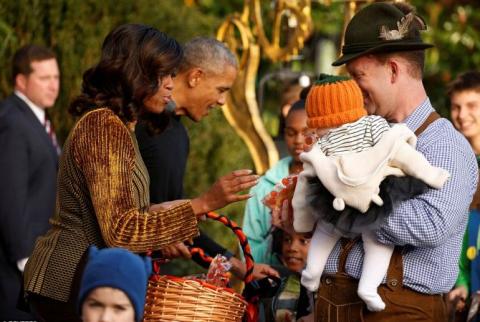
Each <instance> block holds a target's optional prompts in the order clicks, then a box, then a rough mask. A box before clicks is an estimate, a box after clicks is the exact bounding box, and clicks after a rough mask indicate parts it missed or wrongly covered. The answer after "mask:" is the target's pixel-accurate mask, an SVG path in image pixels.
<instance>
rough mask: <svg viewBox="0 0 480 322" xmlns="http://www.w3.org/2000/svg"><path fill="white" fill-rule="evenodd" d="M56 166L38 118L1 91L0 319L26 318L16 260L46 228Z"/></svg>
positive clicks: (52, 200)
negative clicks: (21, 306) (20, 300)
mask: <svg viewBox="0 0 480 322" xmlns="http://www.w3.org/2000/svg"><path fill="white" fill-rule="evenodd" d="M57 166H58V156H57V153H56V151H55V148H54V146H53V144H52V141H51V139H50V137H49V136H48V134H47V133H46V131H45V128H44V127H43V125H42V124H41V123H40V121H39V120H38V118H37V117H36V116H35V114H33V112H32V110H31V109H30V108H29V106H28V105H27V104H26V103H25V102H24V101H23V100H21V99H20V98H19V97H18V96H16V95H11V96H9V97H7V98H6V99H5V100H4V101H3V102H1V103H0V298H1V299H2V301H0V320H4V319H5V320H16V319H25V318H26V316H23V315H22V314H21V312H19V311H17V310H16V309H15V305H16V301H17V297H18V294H19V292H20V283H21V281H22V278H21V274H20V272H19V270H18V268H17V265H16V262H17V261H18V260H20V259H22V258H26V257H29V256H30V253H31V252H32V250H33V245H34V243H35V239H36V238H37V237H38V236H39V235H42V234H44V233H45V232H46V231H47V230H48V228H49V223H48V220H49V218H50V217H51V216H52V215H53V213H54V211H55V193H56V176H57ZM3 299H7V301H3ZM27 317H28V316H27Z"/></svg>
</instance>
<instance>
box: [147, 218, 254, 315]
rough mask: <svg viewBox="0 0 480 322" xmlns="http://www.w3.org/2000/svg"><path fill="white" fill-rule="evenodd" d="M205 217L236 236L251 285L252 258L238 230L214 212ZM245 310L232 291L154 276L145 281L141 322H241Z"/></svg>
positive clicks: (245, 304)
mask: <svg viewBox="0 0 480 322" xmlns="http://www.w3.org/2000/svg"><path fill="white" fill-rule="evenodd" d="M207 218H210V219H214V220H217V221H220V222H221V223H223V224H224V225H225V226H227V227H229V228H230V229H232V231H233V232H234V233H235V234H236V236H237V237H238V239H239V241H240V245H241V247H242V250H243V253H244V256H245V262H246V266H247V273H246V274H245V278H244V281H245V282H246V283H248V282H250V281H251V280H252V271H253V258H252V255H251V253H250V246H249V245H248V241H247V238H246V237H245V235H244V234H243V232H242V230H241V229H240V227H238V226H237V225H236V224H235V223H234V222H232V221H231V220H230V219H228V218H227V217H225V216H221V215H217V214H215V213H208V214H207ZM246 307H247V302H246V301H245V299H244V298H243V297H242V296H241V295H240V294H238V293H236V292H235V291H234V290H233V289H231V288H223V287H217V286H214V285H211V284H208V283H206V282H200V281H196V280H188V279H184V278H181V277H175V276H165V275H158V274H154V275H153V276H152V277H151V278H150V280H149V282H148V289H147V297H146V302H145V313H144V321H145V322H147V321H148V322H151V321H186V322H194V321H202V322H203V321H212V322H213V321H215V322H216V321H218V322H220V321H229V322H231V321H242V317H243V315H244V313H245V310H246Z"/></svg>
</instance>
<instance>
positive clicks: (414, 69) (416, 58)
mask: <svg viewBox="0 0 480 322" xmlns="http://www.w3.org/2000/svg"><path fill="white" fill-rule="evenodd" d="M373 55H374V56H375V57H376V58H377V59H378V61H379V62H380V63H382V64H385V63H386V62H387V60H388V59H389V58H391V57H400V58H402V59H403V60H404V61H405V62H406V63H407V73H408V74H409V75H410V76H411V77H413V78H415V79H422V78H423V69H424V68H425V50H412V51H398V52H393V53H381V54H373Z"/></svg>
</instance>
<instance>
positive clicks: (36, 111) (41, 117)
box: [14, 90, 45, 125]
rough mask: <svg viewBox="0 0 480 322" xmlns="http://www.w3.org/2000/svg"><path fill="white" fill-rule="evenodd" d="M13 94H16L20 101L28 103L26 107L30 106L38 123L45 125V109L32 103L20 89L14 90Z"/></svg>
mask: <svg viewBox="0 0 480 322" xmlns="http://www.w3.org/2000/svg"><path fill="white" fill-rule="evenodd" d="M14 94H15V95H17V96H18V97H19V98H20V99H21V100H22V101H24V102H25V103H26V104H27V105H28V107H30V109H31V110H32V112H33V114H35V116H36V117H37V118H38V120H39V121H40V123H41V124H42V125H45V110H44V109H43V108H41V107H39V106H38V105H36V104H35V103H33V102H32V101H31V100H29V99H28V97H26V96H25V95H24V94H23V93H21V92H20V91H18V90H15V91H14Z"/></svg>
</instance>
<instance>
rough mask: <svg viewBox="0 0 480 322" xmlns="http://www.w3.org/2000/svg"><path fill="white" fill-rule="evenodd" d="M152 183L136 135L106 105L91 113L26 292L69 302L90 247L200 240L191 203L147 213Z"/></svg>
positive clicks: (31, 265)
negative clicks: (78, 271)
mask: <svg viewBox="0 0 480 322" xmlns="http://www.w3.org/2000/svg"><path fill="white" fill-rule="evenodd" d="M149 183H150V179H149V176H148V173H147V170H146V168H145V165H144V163H143V160H142V158H141V156H140V153H139V150H138V145H137V141H136V139H135V135H134V134H133V132H132V131H131V130H130V129H129V128H128V127H127V126H126V125H125V124H124V123H123V122H122V121H121V120H120V118H118V117H117V116H116V115H115V114H114V113H113V112H112V111H111V110H110V109H108V108H101V109H96V110H93V111H91V112H88V113H87V114H85V115H84V116H83V117H82V118H81V119H80V120H79V121H78V122H77V124H76V125H75V127H74V128H73V130H72V131H71V133H70V135H69V137H68V138H67V141H66V142H65V146H64V149H63V155H62V157H61V160H60V169H59V173H58V190H57V206H56V209H57V211H56V215H55V216H54V217H53V218H52V219H50V223H51V225H52V228H51V229H50V230H49V231H48V232H47V233H46V234H45V235H44V236H41V237H39V238H38V239H37V241H36V244H35V249H34V251H33V254H32V255H31V256H30V258H29V260H28V263H27V265H26V267H25V274H24V287H25V291H26V292H30V293H35V294H39V295H41V296H45V297H48V298H51V299H54V300H58V301H63V302H66V301H68V300H69V299H70V292H71V289H72V283H73V279H74V276H75V272H76V269H77V266H79V263H80V261H81V260H82V256H83V255H84V253H85V251H86V250H87V248H88V247H89V246H90V245H96V246H98V247H123V248H126V249H129V250H131V251H134V252H146V251H148V250H158V249H161V248H163V247H165V246H167V245H170V244H174V243H178V242H181V241H186V240H188V239H190V238H192V237H195V236H196V235H197V234H198V229H197V219H196V217H195V215H194V213H193V210H192V207H191V204H190V202H189V201H185V202H181V203H179V204H176V205H174V206H172V207H169V208H161V210H159V211H156V212H153V211H149V207H150V204H149V199H150V196H149V192H148V191H149ZM112 265H115V263H112ZM75 295H76V294H75Z"/></svg>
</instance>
